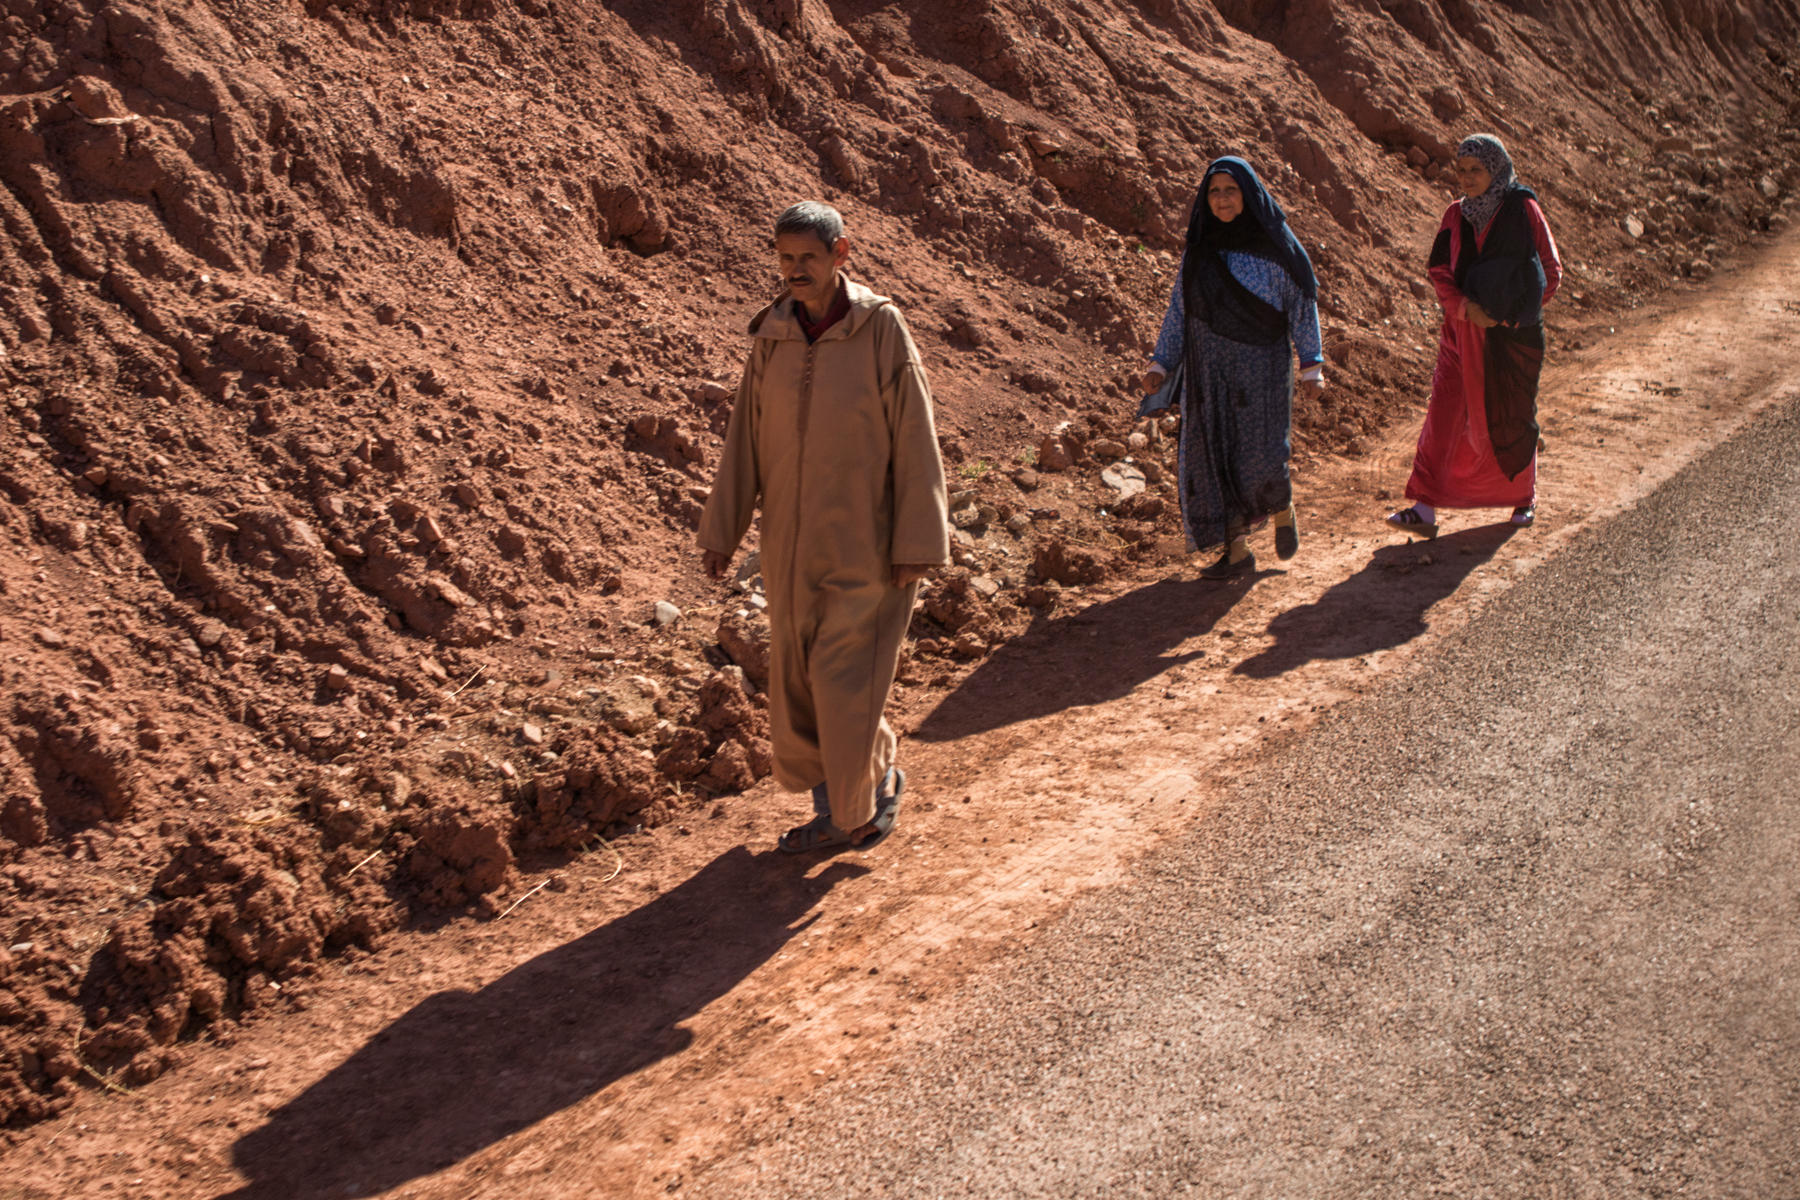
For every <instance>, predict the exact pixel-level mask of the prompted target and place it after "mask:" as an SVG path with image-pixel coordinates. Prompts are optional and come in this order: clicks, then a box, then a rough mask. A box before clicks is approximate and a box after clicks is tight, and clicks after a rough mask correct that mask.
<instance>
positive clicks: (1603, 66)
mask: <svg viewBox="0 0 1800 1200" xmlns="http://www.w3.org/2000/svg"><path fill="white" fill-rule="evenodd" d="M1797 26H1800V10H1797V7H1796V4H1795V3H1794V2H1793V0H1767V2H1763V3H1752V2H1749V0H1744V2H1736V3H1727V2H1726V0H1684V2H1681V3H1673V2H1670V3H1655V4H1653V3H1650V2H1649V0H1617V2H1616V3H1611V4H1606V5H1597V4H1549V3H1541V2H1537V0H1528V2H1519V3H1492V2H1483V0H1456V2H1454V3H1452V2H1451V0H1442V2H1441V3H1440V2H1438V0H1400V2H1389V0H1382V3H1379V4H1377V3H1371V2H1358V3H1350V2H1347V0H1293V2H1291V3H1287V4H1283V5H1252V4H1248V3H1242V2H1240V0H1217V2H1216V3H1214V2H1211V0H1135V2H1134V0H980V2H976V3H937V2H933V3H905V4H902V3H883V2H880V0H838V2H835V3H824V2H822V0H679V2H677V3H661V2H658V3H636V2H630V0H623V2H615V3H610V4H603V3H600V2H598V0H361V2H358V0H345V2H336V0H304V2H302V0H246V2H234V3H230V4H224V3H216V4H209V3H200V2H195V0H189V2H177V3H166V4H163V3H159V4H151V3H146V2H134V0H4V2H3V3H0V30H3V31H4V36H0V184H3V185H4V186H0V397H3V402H0V681H3V689H0V914H3V917H4V925H5V927H4V929H0V1126H17V1125H21V1124H23V1123H27V1122H30V1121H33V1120H36V1119H39V1118H41V1117H43V1116H45V1115H46V1114H48V1113H51V1112H53V1111H55V1109H56V1108H57V1107H58V1106H59V1105H60V1104H62V1103H63V1102H64V1101H65V1100H66V1099H67V1098H68V1097H69V1096H70V1095H71V1094H73V1091H74V1090H75V1089H77V1088H80V1087H88V1086H108V1085H111V1086H123V1085H129V1084H132V1083H137V1082H141V1081H143V1080H146V1079H149V1078H151V1077H153V1076H155V1075H156V1074H157V1073H158V1072H160V1071H163V1070H165V1069H167V1068H168V1067H169V1066H170V1065H171V1064H173V1063H175V1062H177V1061H179V1060H180V1058H181V1057H182V1055H183V1054H184V1053H187V1051H186V1049H185V1047H186V1046H187V1045H188V1044H189V1043H192V1042H193V1041H195V1040H196V1039H200V1038H204V1037H205V1036H207V1035H208V1034H209V1033H210V1032H212V1031H215V1030H217V1029H218V1028H219V1026H220V1023H221V1022H231V1021H239V1020H243V1019H245V1018H247V1017H249V1016H251V1015H253V1014H254V1013H256V1012H257V1011H258V1010H260V1009H264V1008H266V1007H267V1006H270V1005H274V1004H291V1003H304V1002H305V994H306V984H307V979H308V977H309V976H311V975H313V974H315V973H316V972H318V971H319V970H321V969H323V964H325V963H327V962H328V961H329V960H330V959H331V958H332V956H334V955H344V954H354V953H356V952H357V950H358V948H362V947H367V946H369V945H370V944H371V943H372V942H373V941H374V940H375V939H377V938H379V937H381V936H382V934H383V933H384V932H386V931H388V930H391V929H393V928H395V927H397V926H398V925H400V924H401V923H404V922H411V921H420V920H429V919H434V914H438V913H441V912H444V911H446V910H448V911H452V912H460V911H469V912H472V913H475V914H477V915H480V914H488V915H492V914H493V913H496V912H498V911H500V910H501V906H502V905H504V904H505V903H507V900H506V897H507V896H508V894H509V892H510V891H511V889H512V888H513V886H514V880H515V878H516V876H517V872H518V870H519V868H520V867H521V866H522V865H525V866H529V865H533V864H537V863H540V861H542V860H547V859H549V858H552V857H554V856H558V855H562V856H566V855H570V854H578V853H582V852H583V851H584V850H585V849H587V848H589V847H592V846H593V845H594V844H595V842H596V839H598V838H601V837H608V836H617V835H619V834H621V833H622V832H627V831H629V830H631V829H633V828H634V827H636V826H639V825H641V824H644V823H646V822H651V823H653V822H657V821H662V820H667V819H670V818H671V817H673V816H675V815H676V814H678V813H680V812H681V811H682V810H683V809H684V808H685V807H686V806H691V805H693V804H695V803H697V802H701V801H703V800H709V799H710V798H712V797H716V796H719V795H722V794H726V793H730V792H734V791H737V790H741V789H743V788H744V787H746V786H749V785H750V784H751V783H753V782H754V781H755V780H756V779H758V778H760V777H762V776H764V775H766V774H767V773H768V771H769V769H770V767H769V751H768V745H767V742H766V718H765V717H764V715H763V707H764V702H763V700H762V698H761V696H760V693H759V692H758V686H757V685H758V683H759V682H760V681H761V680H762V679H764V678H766V669H767V661H766V649H765V648H764V646H763V645H762V639H763V638H764V637H766V633H764V632H763V630H764V629H765V628H766V625H765V623H764V622H763V618H762V616H761V612H760V603H761V596H760V593H759V591H758V588H757V582H756V578H755V569H754V564H753V563H748V564H746V566H745V569H744V570H743V572H742V573H741V575H740V579H739V581H738V583H737V584H736V585H735V587H734V589H733V590H732V591H731V592H730V594H729V595H728V596H727V597H726V598H725V599H723V600H721V598H720V595H719V593H718V591H717V589H716V588H714V587H712V586H711V585H709V584H707V583H705V582H704V581H703V580H702V579H701V578H700V576H699V574H698V572H697V571H696V570H695V569H694V556H693V553H692V549H691V545H690V541H691V534H692V526H693V523H694V520H695V518H696V516H697V514H698V511H699V506H700V504H701V503H702V501H703V500H704V497H705V495H706V488H707V484H708V480H709V477H710V466H711V463H712V460H713V458H714V456H715V454H716V452H717V448H718V446H719V440H720V434H721V432H722V430H723V427H724V421H725V419H726V417H727V415H728V412H729V406H730V398H731V394H732V382H733V381H734V379H735V377H736V371H737V365H738V360H739V355H740V353H741V349H742V344H743V343H742V337H741V333H742V330H743V328H744V325H745V322H746V320H747V319H748V317H749V316H750V314H751V313H752V312H753V311H754V310H755V309H756V308H757V307H759V306H760V305H761V304H762V303H763V302H765V301H766V299H767V298H768V297H769V296H770V295H771V294H772V289H773V284H772V278H771V274H770V265H769V263H768V261H767V258H768V255H767V248H766V247H767V233H766V230H767V227H768V225H769V222H770V220H771V218H772V216H773V214H774V213H775V212H776V211H777V210H778V209H779V208H780V207H781V206H782V205H784V204H786V203H787V202H789V201H791V200H793V199H796V198H801V197H807V196H823V197H826V198H829V199H831V200H833V201H834V202H836V203H838V204H839V205H840V206H841V207H842V208H843V209H844V211H845V213H846V214H847V216H848V218H849V220H850V223H851V227H852V234H853V235H854V237H855V238H856V242H857V251H856V262H855V268H856V270H857V272H858V273H859V275H860V276H861V277H863V278H865V279H866V280H867V281H869V282H870V283H871V284H873V285H874V286H875V287H876V288H877V289H878V290H881V291H884V292H887V293H889V294H891V295H894V296H895V297H896V298H897V299H899V301H900V302H901V303H902V305H903V307H904V310H905V311H906V313H907V315H908V317H909V319H910V320H911V322H912V324H913V326H914V329H915V332H916V333H917V335H918V338H919V341H920V344H921V346H922V347H923V349H924V352H925V354H926V356H927V359H928V363H929V366H930V369H931V372H932V379H933V383H934V386H935V388H936V391H937V399H938V404H939V417H940V429H941V432H942V435H943V441H944V448H945V453H946V456H947V458H948V460H949V462H950V464H951V466H952V470H953V479H954V484H953V486H954V488H955V491H956V495H955V497H954V504H953V509H954V512H953V522H954V524H955V526H956V538H957V555H958V566H957V568H956V569H954V570H952V571H948V572H946V573H944V575H943V577H942V578H940V579H939V580H937V581H936V582H935V583H933V585H932V586H931V587H930V588H929V589H928V590H927V592H926V595H925V599H924V602H923V604H922V606H921V612H920V615H919V617H918V620H917V626H916V630H915V632H916V633H917V635H918V636H917V638H916V640H915V642H914V644H913V645H912V647H911V649H910V651H909V659H908V661H907V663H906V664H905V667H904V669H903V673H902V679H903V680H905V681H908V682H910V683H912V684H915V685H918V684H923V685H926V686H944V685H947V684H949V683H951V682H953V681H954V679H956V678H957V673H958V672H959V671H961V670H965V669H966V667H967V664H968V663H970V662H971V661H973V660H975V659H979V658H980V657H982V656H983V655H985V654H987V653H989V652H990V651H991V650H992V649H993V648H994V647H995V646H996V645H998V644H1001V643H1003V642H1004V641H1006V640H1007V639H1008V638H1010V637H1012V636H1014V635H1015V634H1017V633H1018V632H1019V631H1021V630H1022V629H1024V628H1026V627H1028V626H1029V625H1030V624H1031V622H1032V621H1033V620H1034V619H1036V618H1037V617H1038V616H1040V615H1041V614H1043V613H1044V612H1046V611H1049V610H1051V609H1053V608H1054V607H1055V606H1057V605H1058V604H1060V603H1066V602H1067V599H1066V596H1067V593H1068V591H1069V589H1072V588H1073V589H1078V588H1080V587H1082V586H1085V585H1087V584H1089V583H1092V582H1093V581H1095V580H1097V579H1100V578H1104V577H1105V576H1106V575H1107V574H1109V573H1112V572H1117V571H1121V570H1128V569H1131V564H1132V563H1133V562H1134V561H1139V560H1146V559H1149V560H1154V559H1156V558H1158V557H1159V556H1160V555H1162V554H1164V553H1165V552H1166V551H1167V548H1168V546H1169V544H1170V542H1171V539H1172V537H1173V536H1174V534H1175V523H1174V516H1173V512H1174V506H1173V501H1172V492H1171V491H1170V486H1169V479H1168V476H1169V472H1170V470H1171V467H1172V462H1171V457H1170V443H1169V440H1168V438H1167V436H1166V434H1167V432H1168V428H1167V427H1166V426H1165V425H1164V424H1159V423H1157V422H1139V421H1138V420H1137V419H1136V417H1135V414H1134V407H1135V397H1134V396H1133V394H1132V388H1131V380H1132V379H1133V378H1134V377H1135V376H1136V374H1137V373H1138V371H1139V370H1140V368H1141V365H1142V362H1143V359H1144V356H1145V354H1146V352H1147V349H1148V347H1149V344H1150V342H1151V341H1152V339H1153V337H1154V332H1155V327H1156V324H1157V322H1158V321H1159V319H1160V317H1161V313H1162V306H1163V303H1164V299H1165V296H1166V292H1167V288H1168V286H1169V284H1170V283H1171V281H1172V277H1173V271H1174V265H1175V257H1174V256H1175V255H1176V254H1177V253H1178V251H1179V235H1180V231H1181V230H1182V229H1183V228H1184V223H1185V218H1186V210H1187V206H1188V203H1189V200H1190V198H1191V194H1192V191H1193V189H1194V187H1195V185H1196V183H1197V181H1198V174H1199V172H1200V170H1201V168H1202V166H1203V164H1204V163H1205V161H1206V160H1207V159H1208V158H1210V157H1212V156H1213V155H1215V154H1218V153H1223V152H1228V151H1234V152H1239V153H1243V154H1245V155H1247V156H1248V157H1249V158H1250V159H1252V160H1253V161H1254V162H1256V163H1257V164H1258V165H1259V166H1260V167H1261V168H1262V169H1263V170H1264V172H1265V174H1266V175H1267V177H1268V178H1269V180H1270V182H1271V185H1272V187H1273V189H1274V191H1275V192H1276V194H1277V195H1278V196H1280V198H1281V199H1282V200H1283V202H1284V203H1285V204H1286V206H1287V207H1288V209H1289V212H1290V214H1291V216H1292V218H1293V221H1294V225H1295V227H1296V229H1297V230H1298V231H1299V233H1300V234H1301V236H1302V237H1303V238H1304V239H1305V241H1306V243H1307V245H1308V247H1309V249H1310V250H1311V251H1312V253H1313V255H1314V258H1315V260H1316V262H1317V264H1318V267H1319V273H1320V277H1321V279H1322V281H1323V291H1322V297H1321V299H1322V307H1323V315H1324V318H1325V323H1326V340H1327V347H1328V352H1329V356H1330V360H1331V363H1332V364H1333V373H1332V377H1331V383H1332V386H1331V388H1330V390H1329V391H1328V392H1327V393H1326V394H1325V396H1324V397H1323V399H1320V400H1316V401H1314V400H1308V401H1307V402H1305V403H1304V404H1302V406H1301V409H1300V412H1299V413H1298V416H1297V426H1298V428H1297V442H1298V446H1299V449H1300V453H1301V462H1302V464H1303V465H1304V463H1305V461H1306V459H1307V458H1308V456H1311V455H1318V454H1326V453H1347V454H1357V453H1360V452H1361V450H1362V445H1363V439H1364V438H1365V437H1367V436H1368V435H1369V434H1370V433H1371V432H1373V431H1374V430H1376V429H1377V428H1379V427H1381V426H1382V425H1383V424H1384V423H1385V422H1387V421H1389V420H1390V419H1392V418H1393V417H1394V416H1396V415H1397V414H1399V413H1401V412H1403V411H1408V406H1409V405H1410V404H1411V403H1412V402H1413V401H1415V400H1416V399H1417V398H1418V397H1419V396H1420V395H1421V394H1422V391H1423V388H1424V384H1425V379H1426V375H1427V370H1428V349H1427V347H1428V346H1429V344H1430V342H1431V336H1432V330H1433V327H1434V324H1435V319H1436V318H1435V314H1434V312H1433V310H1432V309H1431V307H1430V306H1429V305H1428V304H1427V303H1426V302H1425V300H1424V297H1423V293H1422V291H1421V283H1420V274H1421V270H1420V265H1421V264H1420V260H1421V259H1422V257H1423V253H1424V250H1425V248H1426V243H1427V242H1428V240H1429V236H1430V233H1431V231H1432V230H1433V229H1434V228H1435V225H1436V220H1437V216H1438V214H1439V212H1440V211H1441V208H1442V206H1443V204H1444V203H1445V202H1446V200H1447V199H1448V191H1447V188H1446V186H1445V182H1444V178H1443V176H1444V170H1445V167H1446V165H1447V162H1448V157H1449V155H1450V153H1451V149H1452V147H1453V146H1454V144H1455V142H1456V140H1457V138H1458V137H1459V136H1460V135H1461V134H1463V133H1465V132H1467V131H1471V130H1475V129H1491V130H1495V131H1497V132H1499V133H1500V134H1502V135H1503V136H1504V137H1506V138H1507V139H1508V140H1509V142H1510V143H1511V145H1512V146H1513V148H1514V151H1515V154H1516V157H1517V158H1518V160H1519V162H1520V165H1521V169H1522V172H1523V174H1524V176H1525V177H1526V178H1527V179H1528V181H1530V182H1532V183H1533V184H1534V185H1535V186H1536V187H1537V188H1538V190H1539V191H1540V193H1541V194H1542V196H1543V197H1544V203H1545V207H1546V209H1547V210H1548V211H1549V213H1550V215H1551V219H1552V221H1553V222H1554V224H1555V226H1556V229H1557V231H1558V234H1559V236H1560V237H1561V239H1562V241H1563V245H1564V248H1565V252H1566V255H1567V258H1568V265H1569V280H1568V283H1567V284H1566V293H1565V299H1564V301H1563V302H1562V303H1561V304H1559V309H1560V312H1559V314H1557V317H1556V323H1557V324H1558V325H1559V326H1560V328H1559V329H1557V330H1556V332H1558V333H1560V334H1562V335H1563V336H1564V337H1565V338H1575V339H1579V338H1584V337H1592V336H1596V333H1595V332H1594V330H1595V329H1603V328H1604V327H1605V326H1606V324H1607V323H1609V322H1615V321H1617V320H1618V319H1620V317H1619V314H1623V313H1625V312H1626V311H1628V310H1629V309H1630V308H1632V307H1633V306H1634V305H1635V304H1636V303H1637V302H1638V300H1639V298H1640V297H1642V296H1643V295H1645V294H1646V293H1648V292H1650V291H1653V290H1655V289H1658V288H1661V287H1663V286H1666V285H1668V284H1669V283H1671V282H1673V281H1678V280H1680V279H1682V278H1683V277H1687V276H1693V275H1704V274H1706V273H1707V272H1709V271H1710V269H1711V264H1712V262H1713V261H1714V260H1716V259H1717V257H1718V256H1719V255H1721V254H1723V253H1728V252H1729V251H1730V249H1731V248H1732V247H1733V246H1734V245H1736V244H1737V243H1740V242H1742V241H1744V240H1745V239H1747V238H1749V237H1751V236H1753V235H1755V234H1756V233H1758V232H1759V231H1763V230H1767V229H1770V228H1778V227H1779V226H1780V225H1782V224H1783V223H1784V222H1785V221H1786V220H1787V219H1788V217H1787V213H1786V212H1785V211H1784V209H1786V208H1787V207H1788V203H1787V201H1788V195H1789V191H1790V189H1791V188H1792V187H1793V186H1794V184H1795V183H1797V182H1800V179H1797V178H1796V175H1795V171H1794V167H1793V166H1792V162H1793V159H1794V154H1795V147H1796V137H1797V134H1796V121H1795V109H1794V99H1795V76H1794V67H1793V66H1792V65H1790V61H1789V60H1790V56H1791V55H1792V54H1794V53H1795V52H1796V50H1797V49H1800V47H1797V46H1796V41H1795V37H1796V28H1797ZM1121 467H1129V468H1132V470H1130V471H1125V470H1122V469H1121ZM1108 472H1110V473H1108ZM1140 489H1141V490H1140Z"/></svg>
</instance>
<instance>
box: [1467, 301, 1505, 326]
mask: <svg viewBox="0 0 1800 1200" xmlns="http://www.w3.org/2000/svg"><path fill="white" fill-rule="evenodd" d="M1463 320H1465V321H1467V322H1469V324H1471V325H1473V326H1475V328H1477V329H1492V328H1493V327H1494V326H1496V325H1498V324H1499V323H1500V322H1498V321H1496V320H1494V318H1492V317H1490V316H1488V314H1487V309H1485V308H1483V307H1481V305H1479V304H1477V303H1475V302H1474V301H1473V300H1464V301H1463Z"/></svg>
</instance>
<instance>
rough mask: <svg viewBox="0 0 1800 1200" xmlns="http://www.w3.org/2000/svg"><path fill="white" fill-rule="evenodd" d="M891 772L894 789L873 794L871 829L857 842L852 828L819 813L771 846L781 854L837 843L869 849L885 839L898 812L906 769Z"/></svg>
mask: <svg viewBox="0 0 1800 1200" xmlns="http://www.w3.org/2000/svg"><path fill="white" fill-rule="evenodd" d="M893 775H894V790H893V791H892V792H891V793H889V794H888V795H885V796H877V797H875V817H874V819H873V820H871V821H870V822H869V824H871V825H873V826H874V827H875V829H874V831H873V832H872V833H870V834H869V835H868V836H866V837H864V838H863V839H862V840H861V841H860V842H859V841H854V840H852V835H854V834H855V832H856V831H855V830H854V829H852V830H843V829H839V828H838V827H837V826H836V825H833V824H832V823H831V817H830V815H829V814H822V815H820V816H816V817H814V818H813V819H812V820H810V821H808V822H807V823H806V824H804V825H796V826H794V828H792V829H790V830H788V831H787V832H786V833H784V834H782V835H781V838H780V840H778V841H777V842H776V843H775V848H776V849H777V850H780V851H781V852H782V853H783V854H806V853H809V852H810V851H813V850H831V849H835V848H837V847H840V846H841V847H844V848H845V849H849V850H873V849H874V848H875V847H876V846H879V845H880V844H881V843H882V842H884V841H886V840H887V836H888V834H890V833H892V832H894V822H895V821H896V820H897V819H898V817H899V815H900V793H901V792H903V791H905V790H906V772H905V771H902V770H901V769H900V768H899V767H895V768H894V769H893Z"/></svg>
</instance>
